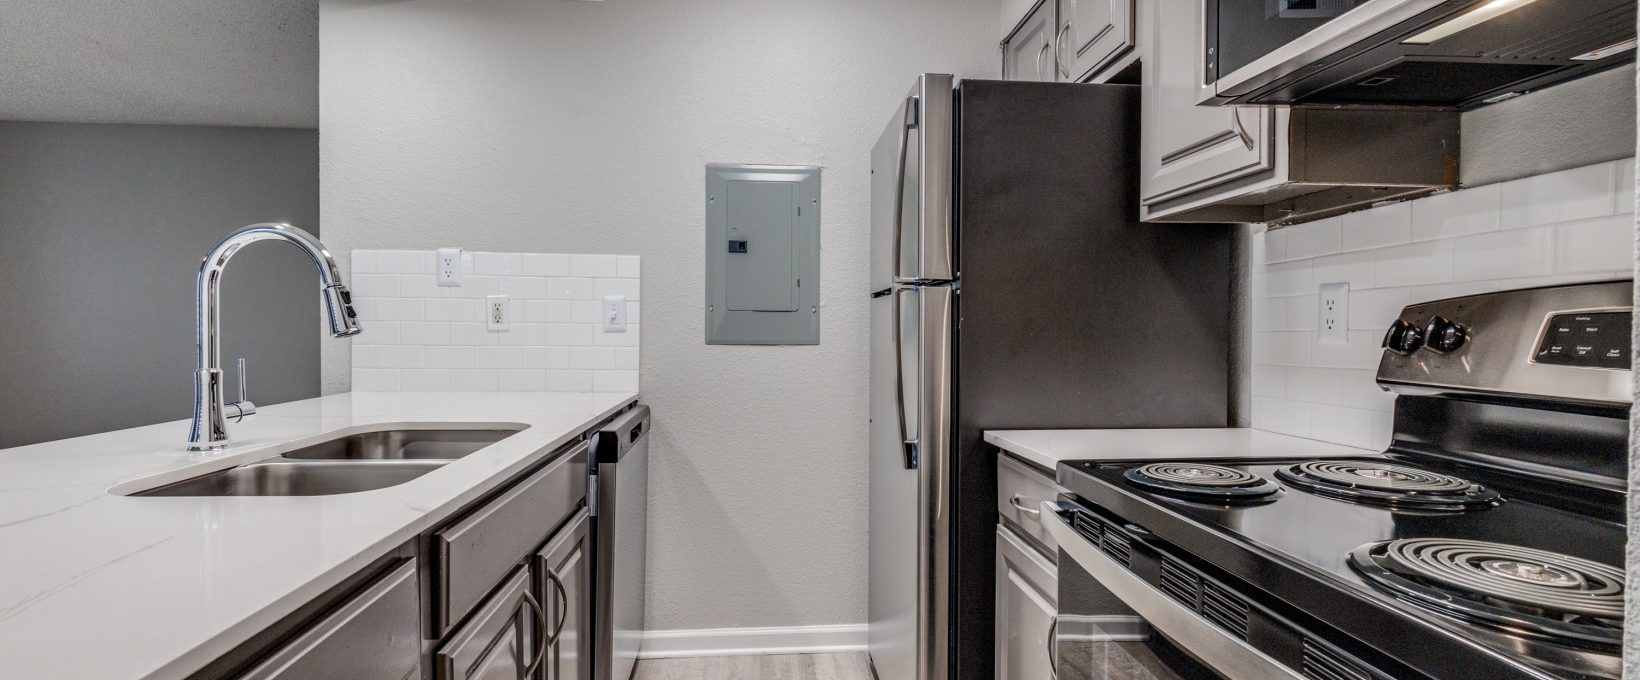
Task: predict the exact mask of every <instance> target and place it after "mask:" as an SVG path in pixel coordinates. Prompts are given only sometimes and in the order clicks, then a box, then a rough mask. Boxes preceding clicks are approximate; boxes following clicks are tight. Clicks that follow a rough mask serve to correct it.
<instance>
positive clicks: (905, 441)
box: [891, 153, 918, 470]
mask: <svg viewBox="0 0 1640 680" xmlns="http://www.w3.org/2000/svg"><path fill="white" fill-rule="evenodd" d="M901 155H902V156H904V154H903V153H902V154H901ZM902 164H903V163H902ZM896 260H898V258H896ZM906 292H908V291H906V290H895V291H894V292H893V293H891V295H892V296H893V298H894V301H893V307H894V311H893V312H892V314H893V317H894V404H895V409H894V418H895V420H897V421H899V424H900V446H901V449H902V452H903V453H904V455H905V469H907V470H915V469H917V467H918V460H917V440H915V439H911V438H910V437H909V436H907V435H906V431H905V420H906V419H905V352H904V351H903V349H902V346H901V344H900V327H901V326H903V325H905V322H904V321H903V320H902V319H901V318H900V295H901V294H904V293H906Z"/></svg>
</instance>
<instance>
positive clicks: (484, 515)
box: [429, 441, 587, 637]
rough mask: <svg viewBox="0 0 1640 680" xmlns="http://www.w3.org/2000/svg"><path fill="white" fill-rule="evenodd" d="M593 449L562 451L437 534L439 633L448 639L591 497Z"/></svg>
mask: <svg viewBox="0 0 1640 680" xmlns="http://www.w3.org/2000/svg"><path fill="white" fill-rule="evenodd" d="M586 491H587V444H586V442H584V441H581V442H575V443H574V444H572V445H569V446H567V447H565V449H560V450H559V453H557V454H556V455H555V456H554V460H553V462H551V463H549V464H548V465H547V466H546V467H545V468H542V469H541V470H539V471H537V472H535V473H534V474H532V475H530V476H528V477H526V478H524V479H523V480H522V481H519V482H518V483H516V484H514V485H513V486H512V487H511V488H509V489H507V490H506V491H504V492H502V494H501V495H500V496H499V497H496V498H494V499H492V500H490V501H489V502H487V503H485V504H484V505H483V506H481V507H479V508H478V509H476V510H473V511H472V512H469V513H468V514H467V515H466V516H465V517H463V518H462V519H460V520H458V521H457V522H456V523H455V524H452V525H450V526H448V527H445V528H444V529H441V530H439V531H437V532H435V533H434V534H433V535H432V538H431V541H430V545H429V550H430V552H431V554H432V562H433V568H432V574H433V624H434V625H433V632H434V637H438V636H442V635H443V634H444V633H445V632H446V631H448V630H449V629H450V626H451V625H452V624H453V623H455V622H456V621H459V620H461V617H463V616H465V615H466V614H467V612H469V611H472V609H473V607H475V606H477V605H478V603H479V601H480V600H483V599H484V596H485V595H486V594H488V593H489V592H490V590H491V589H492V588H494V587H495V584H496V583H499V582H500V581H501V579H502V577H504V576H506V575H507V572H509V571H511V570H512V569H513V568H514V567H516V566H517V565H519V564H520V563H522V562H523V559H524V557H525V556H526V555H529V554H530V552H531V551H532V550H534V549H535V547H536V546H538V545H540V544H541V541H543V540H545V539H546V537H547V534H548V533H549V532H551V531H552V530H553V528H554V527H556V526H558V524H559V523H561V522H562V521H563V520H564V519H565V518H567V517H569V516H570V514H571V513H573V512H574V511H575V508H576V507H577V506H579V505H580V503H581V500H582V499H583V498H585V497H586Z"/></svg>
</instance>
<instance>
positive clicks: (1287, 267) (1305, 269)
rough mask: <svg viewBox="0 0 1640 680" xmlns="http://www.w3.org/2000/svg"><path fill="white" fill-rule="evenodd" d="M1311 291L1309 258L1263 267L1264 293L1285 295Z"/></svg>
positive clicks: (1312, 288)
mask: <svg viewBox="0 0 1640 680" xmlns="http://www.w3.org/2000/svg"><path fill="white" fill-rule="evenodd" d="M1313 292H1315V288H1314V287H1313V285H1312V284H1311V283H1310V261H1309V260H1296V261H1293V262H1282V263H1280V264H1272V265H1270V266H1268V267H1265V268H1264V294H1265V295H1268V296H1270V297H1286V296H1288V295H1303V294H1305V293H1313Z"/></svg>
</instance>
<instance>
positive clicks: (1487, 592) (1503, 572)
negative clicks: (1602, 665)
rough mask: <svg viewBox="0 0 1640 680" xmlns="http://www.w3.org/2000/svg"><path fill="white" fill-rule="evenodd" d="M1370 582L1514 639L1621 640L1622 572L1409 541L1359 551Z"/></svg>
mask: <svg viewBox="0 0 1640 680" xmlns="http://www.w3.org/2000/svg"><path fill="white" fill-rule="evenodd" d="M1349 561H1350V566H1352V567H1354V568H1355V569H1356V571H1358V572H1360V573H1361V574H1362V575H1363V576H1365V577H1366V579H1367V581H1368V582H1370V583H1373V584H1375V585H1377V586H1380V587H1382V588H1384V589H1385V590H1387V591H1389V592H1391V593H1392V594H1394V595H1397V596H1399V597H1400V598H1401V599H1404V600H1408V601H1411V602H1414V603H1417V604H1420V605H1423V606H1426V607H1429V608H1431V609H1435V610H1437V611H1440V612H1443V613H1446V614H1450V615H1454V616H1457V617H1458V618H1461V619H1464V620H1467V621H1472V622H1475V623H1480V624H1484V625H1489V626H1493V627H1497V628H1502V629H1504V630H1506V631H1508V632H1511V633H1515V634H1525V635H1528V636H1532V637H1537V638H1542V639H1547V640H1553V641H1556V642H1562V643H1569V644H1577V645H1583V646H1592V647H1599V648H1605V649H1616V648H1618V647H1620V646H1621V645H1622V642H1623V628H1622V620H1623V571H1622V570H1621V569H1618V568H1617V567H1613V566H1609V565H1605V564H1601V563H1599V562H1593V561H1590V560H1585V559H1582V558H1580V557H1572V556H1570V555H1562V554H1559V553H1552V552H1547V551H1543V550H1534V549H1532V548H1522V547H1518V546H1513V545H1506V544H1502V543H1488V542H1485V541H1467V540H1462V539H1445V538H1404V539H1399V540H1394V541H1387V542H1384V543H1371V544H1368V545H1364V546H1361V547H1359V548H1356V549H1355V550H1354V551H1353V552H1351V553H1350V556H1349Z"/></svg>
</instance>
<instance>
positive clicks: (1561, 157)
mask: <svg viewBox="0 0 1640 680" xmlns="http://www.w3.org/2000/svg"><path fill="white" fill-rule="evenodd" d="M1634 73H1635V71H1634V67H1633V66H1627V67H1623V68H1614V69H1612V70H1610V71H1606V72H1604V73H1597V74H1595V75H1592V76H1589V77H1587V78H1583V79H1580V80H1574V81H1572V82H1569V83H1564V84H1561V85H1557V86H1555V87H1551V88H1549V89H1546V90H1542V91H1539V92H1533V93H1532V94H1529V95H1526V96H1524V97H1520V98H1518V99H1511V100H1509V101H1506V102H1503V103H1500V104H1493V105H1491V106H1487V107H1483V108H1479V109H1475V110H1474V111H1470V112H1468V113H1465V114H1463V118H1462V121H1463V131H1462V132H1463V163H1462V167H1461V169H1460V170H1459V175H1460V179H1461V180H1462V182H1463V185H1464V186H1466V187H1472V186H1480V185H1482V184H1491V183H1493V182H1503V181H1507V180H1511V179H1520V178H1522V177H1531V176H1532V175H1541V174H1544V173H1548V172H1554V171H1556V170H1567V169H1570V168H1581V167H1583V166H1585V165H1594V164H1595V163H1600V162H1603V161H1614V160H1617V159H1619V158H1629V157H1631V156H1633V155H1634V146H1635V124H1634V123H1635V112H1634V111H1635V109H1634V100H1635V96H1634Z"/></svg>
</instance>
